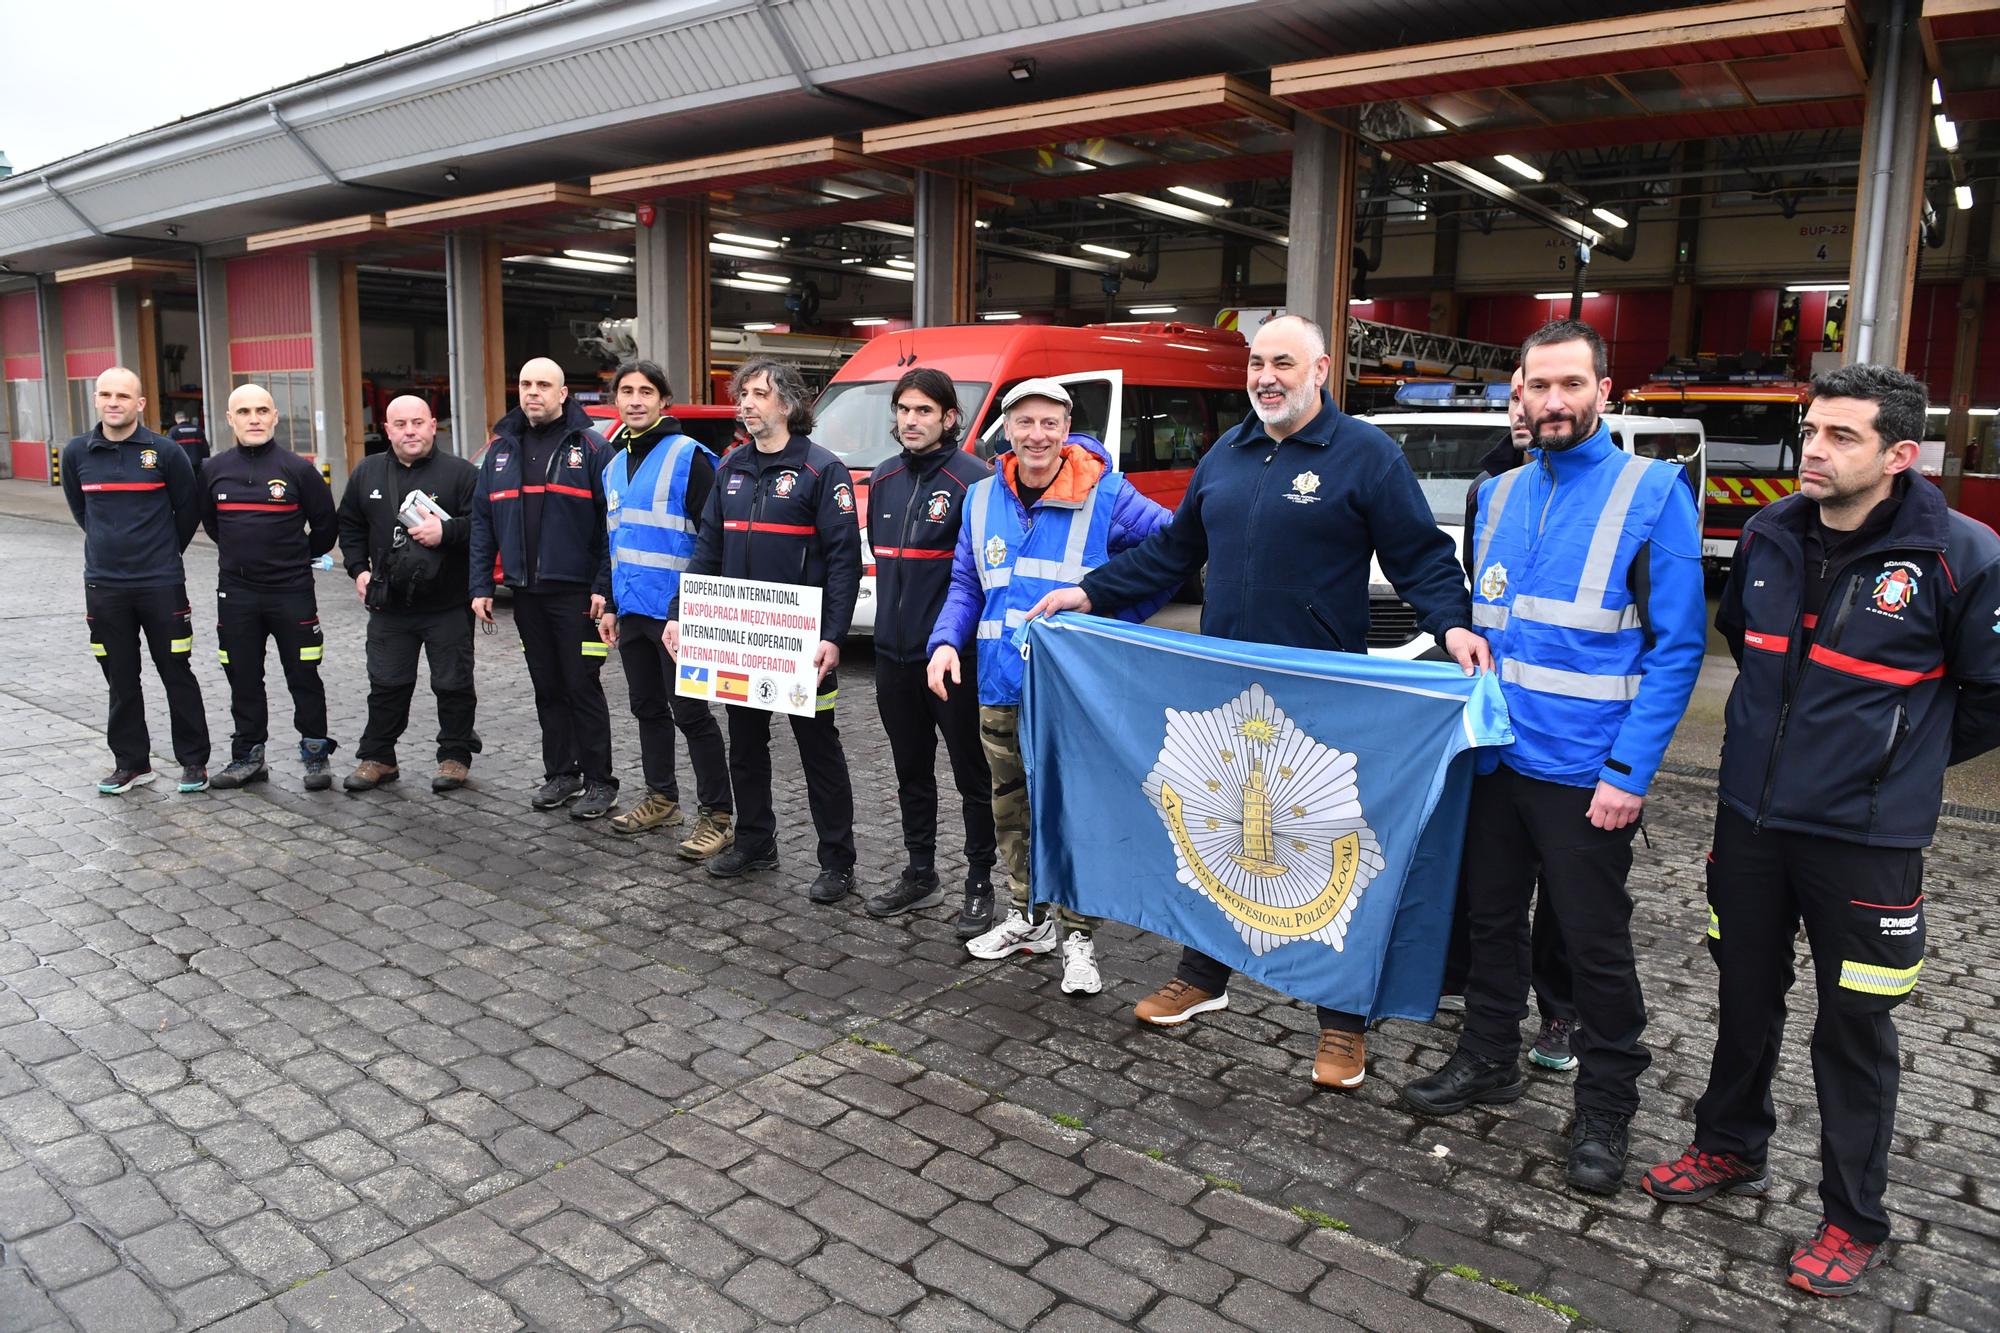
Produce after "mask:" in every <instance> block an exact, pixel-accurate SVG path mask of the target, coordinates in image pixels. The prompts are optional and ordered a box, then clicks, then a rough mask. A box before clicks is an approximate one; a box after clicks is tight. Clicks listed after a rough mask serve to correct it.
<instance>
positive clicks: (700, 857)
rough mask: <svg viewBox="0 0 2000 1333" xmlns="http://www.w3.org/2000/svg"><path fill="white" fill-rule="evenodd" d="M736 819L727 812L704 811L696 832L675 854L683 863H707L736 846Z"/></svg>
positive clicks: (682, 843) (695, 825)
mask: <svg viewBox="0 0 2000 1333" xmlns="http://www.w3.org/2000/svg"><path fill="white" fill-rule="evenodd" d="M734 822H735V817H734V816H732V815H731V814H730V813H729V812H728V811H727V810H704V811H702V812H701V817H700V818H699V819H697V820H695V821H694V830H693V831H692V832H691V833H689V834H688V835H687V837H686V838H685V839H684V840H683V841H682V842H681V845H680V846H679V847H677V848H675V849H674V850H675V852H676V853H677V854H678V855H679V856H680V858H681V860H683V861H707V860H709V859H711V858H713V857H715V856H718V855H720V854H721V853H723V852H725V851H727V850H728V849H729V848H731V847H733V846H735V845H736V830H735V829H734V828H732V827H731V825H732V824H733V823H734Z"/></svg>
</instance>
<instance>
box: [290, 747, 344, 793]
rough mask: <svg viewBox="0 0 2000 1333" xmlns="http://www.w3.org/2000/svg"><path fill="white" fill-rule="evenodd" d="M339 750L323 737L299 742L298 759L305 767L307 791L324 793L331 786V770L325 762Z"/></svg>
mask: <svg viewBox="0 0 2000 1333" xmlns="http://www.w3.org/2000/svg"><path fill="white" fill-rule="evenodd" d="M339 748H340V747H339V746H338V745H336V744H334V743H333V742H332V741H330V740H328V739H326V738H325V737H321V738H320V739H318V740H301V741H300V742H299V758H300V759H302V760H304V761H305V766H306V790H307V791H325V790H326V789H327V788H329V787H331V786H333V768H332V766H331V765H329V764H328V763H327V762H326V761H327V760H328V759H329V758H330V757H331V756H332V754H333V752H334V751H335V750H338V749H339Z"/></svg>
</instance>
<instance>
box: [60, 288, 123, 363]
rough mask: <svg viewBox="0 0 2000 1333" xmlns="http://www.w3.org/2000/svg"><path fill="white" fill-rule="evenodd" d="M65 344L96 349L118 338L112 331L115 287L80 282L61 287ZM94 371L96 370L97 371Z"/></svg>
mask: <svg viewBox="0 0 2000 1333" xmlns="http://www.w3.org/2000/svg"><path fill="white" fill-rule="evenodd" d="M61 295H62V335H63V346H64V347H65V348H69V349H73V350H76V351H79V352H81V351H94V350H96V349H97V348H100V347H110V346H112V345H113V344H115V343H116V342H117V341H118V335H117V334H116V333H115V332H113V331H112V327H111V325H112V313H111V307H112V299H113V296H112V291H111V288H110V287H108V286H106V285H104V284H103V283H97V282H79V283H71V284H69V285H67V286H65V287H63V288H61ZM93 373H94V372H93Z"/></svg>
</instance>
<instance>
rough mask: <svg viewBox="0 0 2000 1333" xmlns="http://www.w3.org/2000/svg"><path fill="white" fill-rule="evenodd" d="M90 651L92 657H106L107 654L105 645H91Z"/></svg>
mask: <svg viewBox="0 0 2000 1333" xmlns="http://www.w3.org/2000/svg"><path fill="white" fill-rule="evenodd" d="M90 651H91V655H92V656H94V657H104V656H106V653H105V651H104V645H103V644H101V643H93V644H91V645H90Z"/></svg>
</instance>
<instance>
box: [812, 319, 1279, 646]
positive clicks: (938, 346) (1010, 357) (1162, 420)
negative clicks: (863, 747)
mask: <svg viewBox="0 0 2000 1333" xmlns="http://www.w3.org/2000/svg"><path fill="white" fill-rule="evenodd" d="M1249 361H1250V348H1249V345H1248V344H1247V343H1245V342H1244V341H1243V335H1242V334H1240V333H1238V332H1236V331H1235V330H1234V329H1215V328H1209V327H1207V326H1205V325H1199V324H1178V323H1171V324H1086V325H1084V326H1082V327H1081V328H1067V327H1058V326H1054V325H1025V326H1023V325H1007V324H955V325H946V326H943V327H939V328H929V329H911V330H908V331H906V332H901V333H891V334H884V335H882V336H881V337H879V338H875V339H873V340H872V341H870V342H869V343H868V345H867V346H866V347H864V348H862V349H861V350H860V351H858V352H856V353H855V354H854V355H853V356H852V357H850V358H849V359H848V362H847V364H846V365H844V366H842V367H841V368H840V371H839V373H838V374H836V375H835V376H834V377H833V380H832V382H831V383H829V384H828V385H827V386H826V391H825V392H824V393H822V394H821V395H820V397H819V402H818V405H817V406H816V407H815V409H814V416H815V418H816V420H815V423H814V425H813V432H812V435H813V439H815V440H817V441H818V442H819V443H820V444H822V445H824V446H826V447H827V448H828V449H831V450H832V451H833V452H834V453H836V454H838V455H839V456H840V458H841V460H842V461H843V462H845V463H846V464H847V466H848V469H849V470H850V471H852V472H853V473H854V475H855V477H856V479H857V483H858V484H857V486H856V491H857V494H856V497H855V498H856V500H857V501H859V503H858V504H857V505H856V512H857V513H859V514H861V515H864V516H865V515H866V514H867V512H868V502H867V489H866V479H867V477H868V474H869V473H870V472H871V471H873V470H874V467H875V465H876V464H877V463H880V462H882V461H883V460H884V459H888V458H893V457H894V456H895V455H896V453H897V451H898V450H899V449H900V448H901V445H900V444H899V443H898V442H897V440H896V436H895V412H894V410H893V404H892V403H891V401H890V395H891V394H892V393H894V391H895V387H896V381H897V380H898V379H900V378H902V375H903V372H904V371H906V370H908V369H910V368H911V367H912V366H932V367H935V368H936V369H938V370H942V371H943V372H944V373H945V374H947V375H949V376H950V377H951V381H952V384H953V385H954V386H955V387H956V388H957V390H958V403H959V407H960V409H961V410H963V412H964V413H965V426H966V429H965V447H966V448H968V449H971V450H974V451H976V452H977V453H978V454H979V456H980V457H982V458H991V457H993V455H994V453H995V452H996V451H997V450H998V448H1000V447H1002V440H1001V438H1000V400H1001V399H1002V398H1003V397H1004V396H1005V395H1006V393H1007V390H1009V389H1011V388H1013V387H1014V385H1016V384H1018V383H1019V382H1020V381H1022V380H1024V379H1030V378H1034V377H1036V376H1046V377H1047V378H1050V379H1054V380H1059V381H1061V382H1062V383H1063V384H1064V385H1065V386H1066V387H1067V388H1068V389H1069V393H1070V398H1071V400H1072V401H1073V402H1074V404H1075V406H1074V408H1073V410H1072V413H1071V425H1072V428H1073V429H1075V430H1078V431H1082V432H1083V433H1085V434H1087V435H1094V436H1096V437H1097V438H1098V439H1100V440H1102V441H1104V444H1105V446H1106V448H1107V449H1109V450H1110V452H1111V456H1112V457H1113V458H1115V459H1117V460H1118V468H1119V470H1120V471H1121V472H1123V473H1125V474H1126V476H1127V477H1128V478H1129V479H1130V480H1131V482H1132V484H1133V485H1134V486H1135V487H1137V488H1138V489H1139V490H1140V491H1141V492H1143V493H1144V494H1145V495H1147V496H1149V497H1151V498H1152V499H1154V500H1157V501H1158V502H1159V503H1161V504H1163V505H1165V506H1166V507H1167V508H1169V509H1172V508H1173V507H1175V506H1176V505H1178V504H1179V503H1180V502H1181V497H1182V496H1183V495H1185V494H1187V488H1188V478H1189V477H1190V476H1192V475H1193V473H1194V465H1195V463H1196V462H1197V461H1198V460H1199V459H1200V458H1201V456H1202V454H1204V453H1206V452H1207V450H1208V447H1209V446H1210V445H1211V444H1214V443H1215V441H1216V440H1217V439H1218V438H1219V437H1220V436H1221V435H1222V434H1223V432H1225V431H1227V430H1228V429H1229V428H1230V427H1232V426H1234V425H1236V423H1237V422H1239V421H1241V420H1242V419H1243V418H1244V417H1246V416H1248V415H1250V398H1249V395H1248V394H1247V393H1245V391H1244V388H1243V384H1244V380H1245V371H1246V369H1247V367H1248V365H1249ZM867 536H868V534H867V532H866V530H865V529H864V531H863V532H862V540H863V545H864V550H863V559H864V561H865V562H866V563H865V566H864V577H863V579H862V583H861V600H860V602H859V604H858V605H857V606H856V607H855V613H854V631H855V632H856V633H859V634H865V633H868V632H869V631H871V630H872V629H873V628H874V625H875V579H874V573H875V566H874V562H873V558H872V556H870V555H869V553H868V551H867V550H866V541H867Z"/></svg>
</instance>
